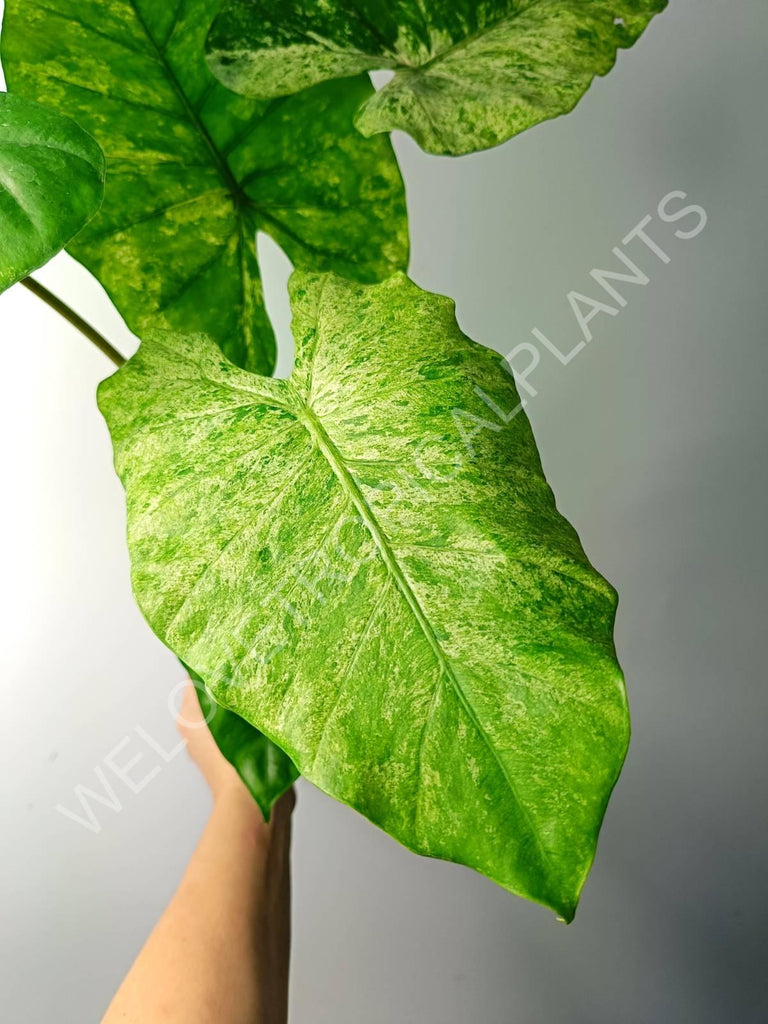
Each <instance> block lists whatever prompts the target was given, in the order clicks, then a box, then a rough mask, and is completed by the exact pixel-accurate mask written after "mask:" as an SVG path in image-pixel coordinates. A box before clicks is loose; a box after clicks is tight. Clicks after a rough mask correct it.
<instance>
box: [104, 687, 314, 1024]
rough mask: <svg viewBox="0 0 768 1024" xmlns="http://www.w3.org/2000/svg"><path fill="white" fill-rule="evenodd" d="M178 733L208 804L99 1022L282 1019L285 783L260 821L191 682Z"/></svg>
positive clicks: (286, 910)
mask: <svg viewBox="0 0 768 1024" xmlns="http://www.w3.org/2000/svg"><path fill="white" fill-rule="evenodd" d="M179 732H180V733H181V734H182V736H183V737H184V738H185V739H186V740H187V743H188V747H187V749H188V750H189V753H190V755H191V757H192V759H193V760H194V761H195V762H196V763H197V765H198V767H199V768H200V770H201V771H202V773H203V775H204V776H205V779H206V781H207V783H208V785H209V786H210V788H211V793H212V794H213V810H212V812H211V815H210V818H209V819H208V823H207V824H206V827H205V830H204V832H203V835H202V837H201V839H200V842H199V843H198V846H197V848H196V850H195V852H194V853H193V855H192V859H191V860H190V862H189V865H188V867H187V870H186V872H185V874H184V877H183V879H182V881H181V884H180V885H179V888H178V890H177V891H176V894H175V895H174V897H173V899H172V900H171V902H170V904H169V906H168V908H167V910H166V911H165V913H164V914H163V916H162V917H161V918H160V920H159V921H158V923H157V925H156V927H155V929H154V931H153V932H152V934H151V935H150V937H149V939H148V940H147V942H146V944H145V946H144V948H143V949H142V951H141V952H140V954H139V956H138V958H137V959H136V961H135V963H134V964H133V966H132V967H131V969H130V971H129V972H128V975H127V976H126V978H125V980H124V981H123V983H122V985H121V986H120V988H119V990H118V992H117V994H116V995H115V997H114V999H113V1001H112V1003H111V1004H110V1007H109V1009H108V1010H107V1013H106V1016H105V1017H104V1018H103V1021H102V1024H210V1022H211V1021H216V1022H217V1024H286V1021H287V1019H288V962H289V952H290V840H291V813H292V811H293V807H294V803H295V797H294V794H293V791H290V792H288V793H287V794H286V795H285V796H284V797H283V798H282V799H281V800H280V801H279V802H278V803H277V804H276V805H275V807H274V808H273V812H272V820H271V822H270V823H269V824H268V825H267V824H265V822H264V820H263V819H262V817H261V812H260V811H259V809H258V807H257V806H256V804H255V803H254V802H253V799H252V798H251V796H250V794H249V793H248V791H247V790H246V788H245V786H244V785H243V783H242V782H241V781H240V778H239V777H238V775H237V773H236V772H235V770H234V768H233V767H232V766H231V765H230V764H229V762H227V761H226V760H225V759H224V757H223V756H222V755H221V754H220V752H219V750H218V748H217V747H216V744H215V743H214V741H213V738H212V737H211V734H210V733H209V731H208V728H207V726H206V725H205V722H204V720H203V718H202V715H201V713H200V707H199V704H198V702H197V699H196V697H195V693H194V689H193V687H192V685H191V684H190V686H189V687H188V688H187V691H186V692H185V696H184V701H183V704H182V708H181V712H180V715H179Z"/></svg>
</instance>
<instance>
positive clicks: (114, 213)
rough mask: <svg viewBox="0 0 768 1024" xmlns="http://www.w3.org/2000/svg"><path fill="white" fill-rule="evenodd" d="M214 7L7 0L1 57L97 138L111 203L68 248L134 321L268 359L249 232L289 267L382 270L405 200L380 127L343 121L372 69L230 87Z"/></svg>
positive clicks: (399, 258) (34, 92)
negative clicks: (263, 97) (285, 93)
mask: <svg viewBox="0 0 768 1024" xmlns="http://www.w3.org/2000/svg"><path fill="white" fill-rule="evenodd" d="M219 7H220V0H196V2H189V0H188V2H186V3H172V4H171V3H162V2H159V0H6V5H5V11H6V13H5V21H4V26H3V34H2V57H3V66H4V69H5V74H6V77H7V79H8V81H9V83H10V85H11V87H12V88H13V89H14V90H16V91H18V92H19V93H21V94H23V95H25V96H27V97H30V98H32V99H38V100H42V101H44V102H46V103H47V104H49V105H50V106H52V107H54V108H56V109H57V110H60V111H65V112H67V113H69V114H71V115H72V116H73V117H75V118H76V119H77V120H78V121H79V123H80V124H82V125H83V126H84V127H85V128H87V129H88V130H89V131H91V132H92V133H93V135H94V136H95V138H96V139H97V140H98V141H99V142H100V144H101V145H102V147H103V149H104V152H105V153H106V156H107V164H108V178H107V190H106V197H105V201H104V206H103V208H102V211H101V213H100V214H99V216H98V217H97V218H96V219H95V220H94V221H93V222H92V224H90V225H89V227H88V230H87V231H86V232H84V233H83V234H82V235H81V236H80V237H79V238H78V239H77V241H76V243H75V244H74V245H73V246H72V247H71V249H70V251H71V252H72V254H73V255H74V256H75V257H76V258H77V259H78V260H80V261H81V262H82V263H84V264H85V266H87V267H88V268H89V269H90V270H91V271H92V272H93V273H94V274H95V275H96V277H98V279H99V280H100V281H101V283H102V284H103V285H104V287H105V288H106V289H107V291H108V292H109V294H110V295H111V297H112V298H113V299H114V301H115V304H116V305H117V307H118V309H119V310H120V312H121V313H122V314H123V316H124V317H125V319H126V322H127V323H128V325H129V327H131V329H132V330H134V331H136V332H141V330H142V329H143V328H144V327H146V326H148V325H153V326H167V327H170V328H174V329H177V330H180V331H184V332H187V331H196V330H201V331H206V332H207V333H208V334H210V335H211V337H213V338H215V339H216V340H217V341H218V342H219V343H220V344H221V345H222V347H223V348H224V350H225V351H226V353H227V355H228V356H229V358H231V359H232V360H234V361H235V362H236V363H238V365H241V366H247V367H248V368H250V369H253V370H257V371H263V372H270V371H271V370H272V368H273V365H274V355H275V351H274V340H273V336H272V331H271V328H270V326H269V323H268V320H267V316H266V312H265V309H264V300H263V293H262V285H261V280H260V277H259V267H258V263H257V260H256V251H255V236H256V232H257V231H258V230H263V231H265V232H267V233H268V234H270V235H271V236H272V237H273V238H274V239H275V240H276V241H277V242H278V243H279V244H280V245H281V246H282V247H283V249H284V250H285V251H286V253H287V254H288V256H289V257H290V258H291V260H293V262H294V263H295V264H296V265H297V266H300V267H307V268H310V269H313V270H326V269H328V270H334V271H336V272H338V273H340V274H343V275H345V276H348V277H352V278H354V279H355V280H361V281H375V280H378V279H379V278H381V277H386V276H388V275H389V274H390V273H391V272H392V270H393V269H396V268H399V267H404V266H405V265H406V262H407V227H406V218H405V202H404V195H403V190H402V182H401V180H400V175H399V171H398V169H397V164H396V162H395V159H394V156H393V154H392V151H391V148H390V146H389V143H388V141H387V140H385V139H378V140H376V141H373V140H371V141H366V140H364V139H363V138H361V136H360V135H359V133H358V132H356V131H355V129H354V127H353V124H352V116H353V113H354V111H355V110H356V109H357V107H358V106H359V105H360V103H361V102H364V101H365V100H366V99H367V98H368V97H369V96H370V95H371V92H372V89H371V86H370V83H368V82H367V81H366V80H365V79H363V78H357V79H350V80H347V81H345V82H331V83H328V84H326V85H323V86H321V87H319V88H317V89H312V90H310V91H308V92H305V93H302V94H301V95H299V96H294V97H292V98H291V99H289V100H283V101H278V102H271V103H270V102H253V101H251V100H245V99H243V98H242V97H238V96H235V95H234V94H233V93H231V92H229V91H228V90H226V89H224V88H222V87H221V86H220V85H218V83H217V82H216V80H215V79H214V78H213V77H212V76H211V74H210V73H209V71H208V69H207V68H206V66H205V61H204V58H203V43H204V40H205V35H206V32H207V30H208V27H209V25H210V23H211V21H212V20H213V18H214V16H215V15H216V13H217V12H218V10H219Z"/></svg>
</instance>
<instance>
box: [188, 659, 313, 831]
mask: <svg viewBox="0 0 768 1024" xmlns="http://www.w3.org/2000/svg"><path fill="white" fill-rule="evenodd" d="M185 668H186V669H187V671H188V672H189V675H190V676H191V678H192V680H193V682H194V683H195V689H196V691H197V697H198V700H199V701H200V708H201V710H202V712H203V716H204V718H205V720H206V722H207V723H208V728H209V729H210V730H211V733H212V735H213V738H214V739H215V740H216V744H217V746H218V748H219V750H220V751H221V752H222V754H223V755H224V756H225V757H226V759H227V760H228V761H229V762H230V764H232V765H233V766H234V768H235V769H236V770H237V773H238V775H239V776H240V778H241V779H242V780H243V782H244V783H245V785H246V786H247V787H248V789H249V790H250V792H251V795H252V796H253V798H254V800H255V801H256V803H257V804H258V805H259V807H260V809H261V813H262V814H263V815H264V820H265V821H269V816H270V812H271V810H272V807H273V806H274V804H275V803H277V801H278V800H279V799H280V797H281V796H282V795H283V794H284V793H286V792H287V791H288V790H289V789H290V788H291V786H292V785H293V784H294V782H295V781H296V779H297V778H298V777H299V773H298V772H297V771H296V768H295V767H294V765H293V762H292V761H291V759H290V758H289V757H288V755H287V754H284V753H283V751H282V750H281V749H280V747H278V746H275V744H274V743H272V742H271V741H270V740H268V739H267V737H266V736H265V735H264V734H263V733H260V732H259V731H258V729H254V728H253V726H252V725H249V723H248V722H246V721H245V720H244V719H242V718H241V717H240V716H239V715H236V714H235V713H234V711H227V710H226V708H223V707H221V705H219V704H217V703H216V701H215V700H214V699H213V698H212V697H211V695H210V694H209V693H208V691H207V689H206V688H205V684H204V683H203V680H202V679H201V678H200V676H198V675H197V674H196V673H195V672H193V671H192V670H191V669H190V668H189V666H188V665H185Z"/></svg>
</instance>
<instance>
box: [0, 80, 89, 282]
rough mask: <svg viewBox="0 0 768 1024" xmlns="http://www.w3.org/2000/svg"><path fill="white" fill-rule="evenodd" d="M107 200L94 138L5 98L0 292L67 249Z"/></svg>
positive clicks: (0, 113) (0, 118)
mask: <svg viewBox="0 0 768 1024" xmlns="http://www.w3.org/2000/svg"><path fill="white" fill-rule="evenodd" d="M103 194H104V157H103V155H102V153H101V150H100V149H99V147H98V145H97V144H96V143H95V142H94V140H93V139H92V138H91V137H90V135H87V134H86V133H85V132H84V131H83V130H82V129H81V128H79V127H78V126H77V125H76V124H75V123H74V121H70V120H69V118H65V117H60V116H59V115H58V114H56V113H54V112H53V111H51V110H47V109H46V108H45V107H41V106H39V105H38V104H37V103H31V102H30V101H29V100H25V99H22V98H21V97H19V96H11V95H9V94H8V93H0V292H1V291H5V289H6V288H10V286H11V285H12V284H14V283H15V282H16V281H20V280H21V279H22V278H24V277H26V276H27V274H29V273H30V272H31V271H33V270H36V269H37V268H38V267H40V266H42V265H43V263H47V262H48V260H49V259H50V258H51V257H52V256H54V255H55V254H56V253H57V252H58V251H59V250H60V249H63V248H64V246H65V245H66V244H67V242H69V241H70V239H71V238H72V237H73V236H74V235H76V234H77V232H78V231H79V230H80V229H81V228H82V227H83V225H84V224H86V223H87V222H88V221H89V220H90V218H91V217H92V216H93V215H94V213H96V211H97V210H98V208H99V204H100V203H101V198H102V195H103Z"/></svg>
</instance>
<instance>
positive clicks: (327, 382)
mask: <svg viewBox="0 0 768 1024" xmlns="http://www.w3.org/2000/svg"><path fill="white" fill-rule="evenodd" d="M291 296H292V303H293V309H294V335H295V339H296V351H297V355H296V365H295V367H294V370H293V373H292V375H291V377H290V378H289V379H287V380H275V379H270V378H265V377H259V376H257V375H254V374H251V373H248V372H246V371H243V370H240V369H238V368H237V367H235V366H233V365H232V364H231V363H229V362H227V361H226V360H225V359H224V358H222V355H221V352H220V351H219V350H218V349H217V348H216V346H215V345H213V344H212V343H211V342H210V341H209V340H207V339H206V338H205V337H203V336H200V335H196V336H192V337H186V338H183V337H179V336H176V335H169V334H165V333H162V332H153V333H150V334H148V335H147V336H145V339H144V342H143V344H142V346H141V348H140V350H139V352H138V354H137V355H136V356H134V358H133V359H132V360H131V361H130V362H129V363H128V364H127V365H126V366H125V367H124V368H122V369H121V370H120V371H119V372H118V373H116V374H115V375H114V376H112V377H110V378H109V379H108V380H106V381H105V382H104V383H103V384H102V385H101V387H100V390H99V405H100V408H101V410H102V412H103V413H104V415H105V417H106V419H107V422H108V425H109V428H110V431H111V434H112V439H113V443H114V448H115V461H116V467H117V471H118V473H119V475H120V477H121V479H122V481H123V483H124V485H125V488H126V493H127V504H128V523H129V526H128V534H129V547H130V552H131V560H132V579H133V586H134V591H135V593H136V596H137V598H138V601H139V604H140V606H141V608H142V611H143V613H144V615H145V616H146V618H147V620H148V621H149V623H150V625H151V626H152V628H153V629H154V630H155V632H156V633H157V635H158V636H159V637H160V638H161V639H162V640H163V641H164V642H165V643H166V644H167V645H168V646H169V647H170V648H171V649H172V650H174V651H175V652H176V653H177V654H178V655H179V657H181V658H182V659H183V660H184V662H185V663H186V664H189V665H192V666H193V667H194V669H195V671H197V672H198V673H200V675H201V676H202V677H203V678H204V679H206V680H207V682H208V684H209V686H210V687H211V690H212V693H213V695H214V697H215V698H216V700H217V701H220V702H221V703H222V704H223V705H224V706H226V707H227V708H230V709H232V710H234V711H236V712H237V713H238V714H239V715H241V716H242V717H243V718H245V719H246V720H248V721H249V722H251V723H253V724H254V725H255V726H256V727H258V728H259V729H261V730H262V731H263V732H264V733H265V734H266V735H267V736H269V737H270V738H271V739H273V740H274V741H276V742H277V743H278V744H279V745H280V746H281V747H283V748H284V749H285V750H286V752H287V753H288V754H289V755H290V756H291V758H292V760H293V762H294V763H295V765H296V766H297V767H298V769H299V770H300V771H301V773H302V774H303V775H305V776H306V777H307V778H308V779H310V780H311V781H312V782H314V783H315V784H316V785H317V786H319V787H320V788H321V789H323V790H324V791H326V792H327V793H330V794H331V795H332V796H334V797H336V798H337V799H339V800H342V801H344V802H345V803H347V804H350V805H351V806H352V807H355V808H356V809H357V810H359V811H361V812H362V813H363V814H365V815H367V816H368V817H369V818H370V819H371V820H372V821H374V822H375V823H376V824H378V825H380V826H381V827H382V828H384V829H386V830H387V831H388V832H389V833H391V834H392V835H393V836H395V837H396V838H397V839H399V840H400V841H401V842H402V843H404V844H405V845H406V846H408V847H410V848H411V849H412V850H415V851H417V852H419V853H423V854H427V855H430V856H433V857H442V858H445V859H448V860H453V861H458V862H460V863H463V864H467V865H470V866H472V867H473V868H476V869H477V870H478V871H481V872H483V873H484V874H486V875H488V876H489V877H490V878H492V879H494V880H495V881H497V882H499V883H500V884H501V885H503V886H505V887H506V888H508V889H510V890H512V891H513V892H516V893H519V894H521V895H524V896H527V897H530V898H532V899H535V900H538V901H540V902H542V903H544V904H546V905H547V906H549V907H552V908H553V909H554V910H556V911H557V913H559V914H560V915H562V916H563V917H564V918H566V919H570V918H571V917H572V916H573V913H574V910H575V907H576V903H577V900H578V895H579V892H580V890H581V887H582V884H583V882H584V879H585V877H586V875H587V872H588V870H589V867H590V864H591V862H592V858H593V854H594V850H595V843H596V840H597V833H598V829H599V827H600V822H601V819H602V817H603V812H604V809H605V805H606V801H607V799H608V796H609V794H610V791H611V788H612V786H613V784H614V782H615V780H616V777H617V775H618V773H619V770H620V767H621V763H622V760H623V757H624V753H625V750H626V746H627V740H628V717H627V707H626V698H625V692H624V686H623V681H622V676H621V672H620V670H619V667H618V665H617V663H616V658H615V653H614V648H613V641H612V628H613V619H614V611H615V595H614V591H613V589H612V588H611V587H610V585H609V584H607V583H606V582H605V581H604V580H603V579H602V578H601V577H600V576H599V575H598V574H597V573H596V572H595V571H594V569H592V568H591V566H590V564H589V562H588V561H587V558H586V556H585V554H584V551H583V549H582V547H581V544H580V543H579V540H578V537H577V535H576V533H575V532H574V530H573V528H572V527H571V526H570V525H569V524H568V523H567V522H566V521H565V519H563V517H562V516H561V515H560V514H559V513H558V511H557V509H556V507H555V502H554V498H553V495H552V492H551V491H550V489H549V487H548V486H547V484H546V482H545V480H544V476H543V474H542V470H541V465H540V462H539V457H538V454H537V451H536V446H535V443H534V440H533V436H532V434H531V430H530V426H529V424H528V421H527V419H526V418H525V415H524V414H518V415H512V411H513V410H514V409H515V407H516V406H517V403H518V398H517V392H516V389H515V385H514V381H513V380H512V378H511V376H510V375H509V374H508V373H506V372H505V370H504V369H503V367H502V364H501V361H500V357H499V356H498V355H497V354H496V353H494V352H492V351H491V350H489V349H486V348H484V347H482V346H481V345H478V344H476V343H474V342H472V341H470V340H469V339H468V338H466V337H465V336H464V335H463V334H462V333H461V331H460V330H459V328H458V326H457V324H456V319H455V314H454V307H453V303H452V302H451V301H450V300H448V299H445V298H443V297H441V296H437V295H432V294H430V293H428V292H424V291H422V290H421V289H419V288H417V287H416V285H414V284H412V283H411V282H410V281H409V280H408V279H407V278H406V277H405V276H404V275H402V274H397V275H395V276H394V277H392V278H391V279H390V280H388V281H386V282H385V283H383V284H380V285H369V286H364V285H358V284H354V283H352V282H349V281H344V280H342V279H340V278H338V277H335V276H333V275H312V274H304V273H296V274H294V276H293V278H292V281H291ZM494 410H495V411H494Z"/></svg>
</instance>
